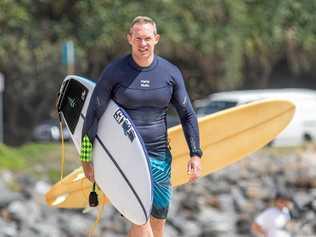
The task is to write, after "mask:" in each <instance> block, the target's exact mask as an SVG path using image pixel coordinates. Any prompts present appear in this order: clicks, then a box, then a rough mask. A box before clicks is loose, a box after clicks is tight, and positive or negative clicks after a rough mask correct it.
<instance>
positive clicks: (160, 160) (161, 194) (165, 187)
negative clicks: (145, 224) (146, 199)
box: [149, 150, 172, 219]
mask: <svg viewBox="0 0 316 237" xmlns="http://www.w3.org/2000/svg"><path fill="white" fill-rule="evenodd" d="M149 158H150V163H151V172H152V179H153V193H154V198H153V206H152V211H151V215H152V216H153V217H155V218H158V219H166V218H167V215H168V210H169V204H170V200H171V196H172V187H171V182H170V177H171V160H172V158H171V154H170V151H169V150H167V151H166V152H164V153H159V154H157V155H150V156H149Z"/></svg>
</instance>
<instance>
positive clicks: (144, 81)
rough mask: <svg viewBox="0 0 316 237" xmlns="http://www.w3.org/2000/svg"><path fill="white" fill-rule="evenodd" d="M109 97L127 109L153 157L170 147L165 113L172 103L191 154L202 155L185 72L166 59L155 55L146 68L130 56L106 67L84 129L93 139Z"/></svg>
mask: <svg viewBox="0 0 316 237" xmlns="http://www.w3.org/2000/svg"><path fill="white" fill-rule="evenodd" d="M110 98H112V99H113V100H114V101H115V102H116V103H118V104H119V105H120V106H121V107H122V108H124V109H125V110H126V112H127V113H128V114H129V116H130V117H131V118H132V120H133V122H134V124H135V126H136V127H137V129H138V131H139V133H140V135H141V136H142V138H143V140H144V143H145V146H146V148H147V151H148V154H149V155H154V156H155V155H157V154H159V153H161V152H165V151H166V149H168V137H167V122H166V121H167V120H166V116H167V110H168V105H169V104H170V103H171V104H172V105H173V106H174V107H175V108H176V110H177V112H178V114H179V116H180V119H181V124H182V126H183V128H184V134H185V138H186V141H187V143H188V146H189V149H190V156H194V155H197V156H201V150H200V142H199V130H198V124H197V119H196V115H195V113H194V111H193V108H192V105H191V102H190V99H189V97H188V94H187V92H186V89H185V85H184V81H183V77H182V74H181V72H180V70H179V69H178V68H177V67H176V66H174V65H173V64H171V63H170V62H168V61H167V60H165V59H163V58H161V57H159V56H155V57H154V60H153V62H152V64H151V65H150V66H149V67H145V68H143V67H139V66H138V65H137V64H136V63H135V62H134V60H133V58H132V56H131V55H127V56H124V57H121V58H119V59H117V60H115V61H113V62H112V63H111V64H109V65H108V66H107V67H106V68H105V69H104V71H103V72H102V74H101V77H100V79H99V80H98V82H97V84H96V87H95V89H94V91H93V94H92V97H91V101H90V104H89V107H88V111H87V115H86V119H85V122H84V126H83V130H82V134H83V135H88V137H89V138H90V141H92V142H93V141H94V138H95V136H96V131H97V126H98V121H99V119H100V117H101V116H102V114H103V113H104V111H105V109H106V107H107V105H108V102H109V100H110ZM105 132H106V131H105Z"/></svg>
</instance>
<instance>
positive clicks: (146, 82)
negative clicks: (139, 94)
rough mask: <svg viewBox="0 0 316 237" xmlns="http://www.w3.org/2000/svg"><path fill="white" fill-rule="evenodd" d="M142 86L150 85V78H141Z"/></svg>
mask: <svg viewBox="0 0 316 237" xmlns="http://www.w3.org/2000/svg"><path fill="white" fill-rule="evenodd" d="M140 87H150V81H149V80H140Z"/></svg>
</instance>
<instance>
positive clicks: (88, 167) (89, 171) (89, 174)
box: [81, 161, 95, 183]
mask: <svg viewBox="0 0 316 237" xmlns="http://www.w3.org/2000/svg"><path fill="white" fill-rule="evenodd" d="M81 165H82V168H83V172H84V174H85V176H86V178H87V179H89V180H90V182H91V183H94V182H95V180H94V169H93V163H92V162H91V161H90V162H81Z"/></svg>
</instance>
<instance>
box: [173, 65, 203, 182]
mask: <svg viewBox="0 0 316 237" xmlns="http://www.w3.org/2000/svg"><path fill="white" fill-rule="evenodd" d="M174 81H175V84H174V87H173V95H172V99H171V103H172V104H173V105H174V107H175V108H176V110H177V112H178V114H179V117H180V120H181V124H182V127H183V131H184V135H185V138H186V141H187V144H188V146H189V150H190V157H191V158H190V160H189V162H188V165H187V172H188V174H189V175H190V176H191V177H190V181H195V180H196V179H197V178H198V177H200V175H201V160H200V158H201V156H202V151H201V149H200V137H199V128H198V122H197V118H196V115H195V112H194V110H193V107H192V104H191V101H190V98H189V96H188V93H187V91H186V88H185V85H184V81H183V77H182V74H181V72H180V71H179V70H178V69H177V70H176V71H175V73H174Z"/></svg>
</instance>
